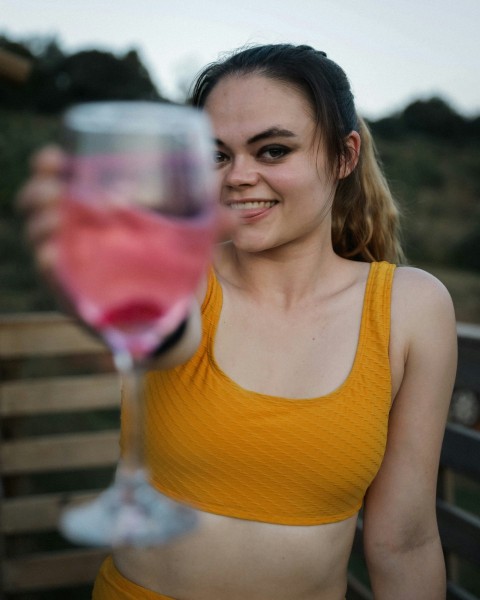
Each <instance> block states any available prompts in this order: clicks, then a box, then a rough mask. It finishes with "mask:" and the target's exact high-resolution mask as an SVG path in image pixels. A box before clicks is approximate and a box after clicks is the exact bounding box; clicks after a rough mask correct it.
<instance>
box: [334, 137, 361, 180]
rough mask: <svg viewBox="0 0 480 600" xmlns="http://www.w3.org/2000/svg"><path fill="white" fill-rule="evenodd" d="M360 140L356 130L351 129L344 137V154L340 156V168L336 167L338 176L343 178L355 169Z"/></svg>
mask: <svg viewBox="0 0 480 600" xmlns="http://www.w3.org/2000/svg"><path fill="white" fill-rule="evenodd" d="M361 145H362V140H361V139H360V135H359V133H358V132H357V131H351V132H350V133H349V134H348V135H347V137H346V138H345V150H346V152H345V154H344V155H343V156H342V157H341V158H340V168H339V169H338V178H339V179H344V178H345V177H348V176H349V175H350V173H351V172H352V171H353V170H354V169H355V167H356V166H357V163H358V157H359V156H360V146H361Z"/></svg>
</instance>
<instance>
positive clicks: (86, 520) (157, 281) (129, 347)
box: [55, 102, 216, 545]
mask: <svg viewBox="0 0 480 600" xmlns="http://www.w3.org/2000/svg"><path fill="white" fill-rule="evenodd" d="M63 123H64V133H65V144H64V145H65V149H66V152H67V157H68V158H67V168H66V170H65V184H66V185H65V190H66V191H65V196H64V198H63V200H62V202H61V205H60V228H59V232H58V236H57V240H56V243H57V249H58V260H57V265H56V271H55V289H56V291H57V292H58V293H59V294H60V295H61V296H64V297H65V298H66V299H67V301H68V304H69V305H70V306H73V308H74V310H75V313H76V315H77V316H78V318H79V319H80V320H81V321H83V322H84V323H85V324H86V325H87V326H88V327H89V328H90V329H92V330H94V331H95V332H97V333H98V335H100V336H101V337H102V338H103V339H104V341H105V342H106V344H107V345H108V347H109V348H110V350H111V351H112V353H113V356H114V362H115V365H116V367H117V369H118V370H119V372H120V373H121V376H122V380H123V386H124V394H123V400H122V403H123V404H124V405H123V406H122V410H123V411H124V419H123V421H124V436H123V437H124V445H123V454H122V457H121V460H120V462H119V466H118V468H117V473H116V477H115V479H114V482H113V484H112V485H111V486H110V487H109V488H108V489H107V490H106V491H105V492H103V493H102V494H101V495H100V496H99V497H98V498H97V499H95V500H94V501H93V502H92V503H90V504H87V505H84V506H79V507H75V508H72V509H69V510H67V511H66V512H65V513H64V515H63V516H62V519H61V529H62V531H63V532H64V533H65V535H66V536H67V537H69V538H70V539H72V540H73V541H77V542H79V543H86V544H94V545H123V544H133V545H146V544H154V543H163V542H165V541H167V540H168V539H170V538H171V537H172V536H174V535H178V534H179V533H182V532H184V531H187V530H188V529H189V528H191V527H192V525H193V522H194V520H195V519H194V516H195V513H194V511H193V510H191V509H189V508H188V507H185V506H183V505H181V504H179V503H177V502H174V501H172V500H170V499H168V498H166V497H165V496H163V495H161V494H160V493H159V492H157V491H156V490H155V489H154V488H152V487H151V486H150V484H149V483H148V474H147V470H146V467H145V464H144V463H145V460H144V457H143V414H142V406H143V403H142V399H141V395H142V386H141V381H142V375H143V371H144V369H145V367H146V363H147V361H148V358H149V356H150V355H151V354H152V352H153V351H154V350H155V349H156V348H158V347H159V346H160V345H161V343H162V341H163V340H164V339H165V338H166V337H167V336H168V335H169V334H170V333H172V332H173V331H175V329H177V328H178V327H179V326H180V325H181V323H182V322H183V321H184V320H185V319H186V318H187V317H188V313H189V310H190V307H191V305H192V302H193V298H194V293H195V290H196V288H197V286H198V284H199V282H200V280H201V278H202V276H204V275H205V273H206V269H207V266H208V264H209V261H210V258H211V251H212V248H213V243H214V232H215V223H216V202H215V196H214V192H213V190H214V187H213V161H212V152H211V140H212V135H211V132H210V129H209V125H208V122H207V120H206V117H205V116H204V115H203V114H202V113H200V112H199V111H197V110H196V109H193V108H187V107H181V106H174V105H167V104H160V103H153V102H100V103H91V104H85V105H78V106H75V107H73V108H71V109H70V110H69V111H67V113H66V115H65V117H64V121H63ZM125 415H126V418H125ZM159 435H161V432H159Z"/></svg>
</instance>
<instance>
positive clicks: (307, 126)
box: [205, 75, 336, 252]
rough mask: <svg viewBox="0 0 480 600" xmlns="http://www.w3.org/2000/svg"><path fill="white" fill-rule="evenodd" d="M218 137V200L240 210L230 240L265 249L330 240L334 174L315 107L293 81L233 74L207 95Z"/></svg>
mask: <svg viewBox="0 0 480 600" xmlns="http://www.w3.org/2000/svg"><path fill="white" fill-rule="evenodd" d="M205 110H206V112H207V113H208V115H209V117H210V119H211V122H212V125H213V131H214V135H215V138H216V153H215V158H216V165H217V172H218V184H219V188H220V201H221V203H222V204H223V205H225V206H227V207H228V208H229V209H231V210H233V211H235V212H236V214H237V215H238V216H239V219H238V220H239V226H238V227H237V228H236V231H235V232H234V234H233V237H232V241H233V243H234V244H235V246H236V247H237V248H238V249H241V250H245V251H247V252H260V251H264V250H268V249H271V248H276V247H279V246H282V245H284V244H292V243H299V242H303V241H305V240H308V239H311V240H315V242H314V243H318V242H319V240H320V239H321V238H319V237H318V236H321V235H322V233H323V235H324V236H328V238H325V239H328V240H329V239H330V227H331V221H330V210H331V203H332V199H333V194H334V191H335V185H336V182H335V180H334V178H332V177H330V176H329V174H328V170H327V166H326V160H325V153H324V152H323V149H322V147H321V146H319V142H318V134H317V130H316V125H315V121H314V118H313V111H312V107H311V106H310V104H309V102H308V101H307V99H306V98H305V97H304V95H303V94H302V93H301V92H300V91H299V90H298V89H297V88H296V87H294V86H292V85H289V84H285V83H283V82H279V81H276V80H273V79H269V78H267V77H264V76H261V75H243V76H228V77H226V78H224V79H222V80H220V82H219V83H218V84H217V85H216V86H215V87H214V88H213V90H212V92H211V93H210V95H209V96H208V98H207V102H206V104H205Z"/></svg>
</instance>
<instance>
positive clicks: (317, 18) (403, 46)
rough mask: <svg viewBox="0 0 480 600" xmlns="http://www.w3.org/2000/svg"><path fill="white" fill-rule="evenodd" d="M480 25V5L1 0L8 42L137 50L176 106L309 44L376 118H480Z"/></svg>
mask: <svg viewBox="0 0 480 600" xmlns="http://www.w3.org/2000/svg"><path fill="white" fill-rule="evenodd" d="M479 23H480V0H455V1H453V0H289V1H288V2H287V1H285V0H237V2H232V1H231V0H168V1H167V0H116V1H115V0H0V34H3V35H7V36H8V37H10V38H13V39H15V40H23V39H26V38H29V37H32V36H38V35H45V36H47V35H48V36H54V37H56V39H57V42H58V43H59V44H60V46H61V48H62V49H63V50H64V51H65V52H67V53H71V52H75V51H78V50H83V49H88V48H96V49H100V50H102V49H103V50H108V51H111V52H113V53H115V54H118V55H123V54H124V53H125V52H127V51H128V50H130V49H136V50H137V51H138V52H139V54H140V57H141V59H142V61H143V63H144V64H145V66H146V67H147V69H148V71H149V73H150V75H151V77H152V79H153V81H154V83H155V84H156V85H157V87H158V88H159V90H160V91H161V92H162V93H163V94H164V95H165V96H167V97H170V98H171V99H178V97H179V92H178V90H179V83H180V84H181V83H182V82H183V83H184V82H185V81H190V80H191V78H192V76H193V74H194V73H195V72H196V71H198V70H199V69H200V68H201V67H202V66H203V65H204V64H207V63H209V62H212V61H214V60H217V59H218V58H219V57H220V56H221V54H222V53H225V52H227V51H229V50H232V49H234V48H238V47H240V46H244V45H246V44H255V43H259V44H265V43H278V42H289V43H294V44H309V45H312V46H314V47H316V48H317V49H319V50H324V51H326V52H327V54H328V56H329V57H330V58H332V59H333V60H335V61H336V62H337V63H338V64H340V65H341V66H342V67H343V69H344V70H345V71H346V73H347V75H348V77H349V79H350V82H351V85H352V89H353V92H354V94H355V97H356V102H357V108H358V110H359V112H360V113H361V114H363V115H364V116H366V117H368V118H371V119H377V118H381V117H383V116H387V115H389V114H392V113H393V112H396V111H398V110H401V109H403V108H404V107H405V106H407V104H408V103H410V102H412V101H413V100H417V99H428V98H431V97H432V96H440V97H442V98H443V99H444V100H446V101H447V102H448V103H449V104H450V105H451V106H452V107H453V108H454V109H455V110H457V111H458V112H460V113H462V114H464V115H466V116H474V115H475V116H476V115H479V114H480V81H479V79H480V35H479V34H478V26H479Z"/></svg>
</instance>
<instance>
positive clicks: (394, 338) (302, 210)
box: [22, 45, 456, 600]
mask: <svg viewBox="0 0 480 600" xmlns="http://www.w3.org/2000/svg"><path fill="white" fill-rule="evenodd" d="M192 103H193V104H194V105H196V106H199V107H201V108H202V109H204V110H205V111H206V112H207V113H208V115H209V117H210V119H211V122H212V125H213V130H214V133H215V138H216V141H215V143H216V151H215V161H216V168H217V173H218V189H219V197H220V204H221V205H222V207H224V208H226V209H228V211H230V212H231V214H232V215H234V216H235V220H236V224H235V226H234V227H233V229H232V232H231V236H230V238H231V239H229V241H227V242H223V243H221V244H219V245H218V248H217V253H216V257H215V261H214V266H213V269H212V271H211V273H210V274H209V277H208V281H206V282H205V284H204V286H203V289H202V290H200V291H199V295H198V300H199V305H201V307H202V308H201V317H200V312H198V313H196V312H195V313H194V314H192V315H191V317H190V319H189V324H188V327H187V329H186V331H185V332H184V334H183V335H182V336H181V338H180V340H179V341H178V342H177V343H176V344H175V345H174V347H173V348H169V350H168V351H166V352H164V353H163V354H162V355H161V356H160V357H159V358H158V363H157V365H156V368H154V369H152V371H151V372H150V373H149V375H148V379H147V417H148V418H147V423H148V425H147V427H148V430H147V454H148V458H149V461H150V465H151V469H152V481H153V482H154V484H155V485H156V486H157V487H158V489H159V490H160V491H162V492H163V493H165V494H167V495H169V496H171V497H173V498H176V499H179V500H182V501H185V502H187V503H189V504H191V505H192V506H194V507H196V508H198V510H199V515H200V520H199V526H198V528H197V529H196V530H195V532H194V533H192V534H191V535H188V536H185V537H183V538H179V539H177V540H175V541H173V542H171V543H169V544H167V545H166V546H162V547H158V548H150V549H122V550H119V551H116V552H115V555H114V557H113V559H108V560H107V561H106V562H105V563H104V565H103V566H102V569H101V571H100V574H99V576H98V578H97V582H96V585H95V590H94V595H93V597H94V599H95V600H106V599H110V598H112V599H113V598H116V599H133V598H146V599H150V598H151V599H157V600H158V599H162V598H167V599H168V598H170V599H172V598H176V599H178V600H180V599H181V600H244V599H246V598H248V599H249V600H273V599H275V600H341V599H343V598H344V597H345V591H346V573H347V564H348V560H349V555H350V551H351V547H352V542H353V537H354V532H355V526H356V521H357V517H358V511H359V509H360V507H361V506H362V505H363V508H364V543H365V553H366V558H367V563H368V568H369V573H370V578H371V583H372V587H373V591H374V595H375V598H376V599H380V600H382V599H388V600H400V599H405V600H412V599H415V598H422V600H439V599H441V598H443V597H445V570H444V563H443V556H442V550H441V545H440V540H439V535H438V529H437V523H436V517H435V494H436V475H437V466H438V460H439V452H440V447H441V443H442V438H443V431H444V426H445V420H446V416H447V411H448V406H449V400H450V396H451V391H452V386H453V381H454V375H455V365H456V330H455V318H454V314H453V309H452V303H451V300H450V298H449V295H448V293H447V292H446V290H445V288H444V287H443V286H442V285H441V284H440V283H439V282H438V281H437V280H436V279H435V278H433V277H432V276H430V275H428V274H427V273H425V272H422V271H420V270H417V269H413V268H409V267H399V268H395V266H394V263H397V262H400V261H401V258H402V254H401V250H400V245H399V242H398V239H397V211H396V208H395V205H394V202H393V200H392V198H391V195H390V193H389V191H388V187H387V185H386V183H385V181H384V179H383V177H382V175H381V172H380V170H379V168H378V165H377V163H376V161H375V156H374V151H373V147H372V142H371V139H370V135H369V132H368V130H367V128H366V126H365V124H364V123H363V122H362V121H361V120H360V119H359V118H358V117H357V114H356V110H355V107H354V102H353V96H352V93H351V91H350V86H349V83H348V81H347V78H346V76H345V74H344V73H343V71H342V70H341V69H340V67H338V66H337V65H336V64H335V63H334V62H332V61H331V60H329V59H328V58H327V57H326V55H325V54H324V53H323V52H318V51H315V50H313V49H312V48H310V47H307V46H298V47H295V46H291V45H273V46H260V47H253V48H249V49H246V50H244V51H241V52H238V53H235V54H233V55H231V56H230V57H229V58H227V59H226V60H224V61H223V62H221V63H217V64H214V65H210V66H209V67H207V68H206V70H205V71H204V72H203V73H202V74H201V75H200V76H199V78H198V80H197V83H196V86H195V88H194V92H193V97H192ZM60 166H61V157H59V156H58V154H55V153H52V152H47V153H44V154H43V156H42V157H41V158H40V159H39V161H38V162H37V168H36V175H35V177H34V179H33V181H32V182H31V184H30V185H29V186H27V188H26V190H25V191H24V194H23V200H22V202H23V205H24V206H25V207H26V208H27V209H30V210H31V209H32V207H33V208H34V213H35V217H36V218H35V219H31V226H30V227H31V230H30V233H31V237H32V239H33V240H34V242H35V243H36V245H37V247H38V257H39V262H40V263H41V266H42V268H43V270H44V271H48V270H49V269H50V268H51V265H52V261H53V260H54V254H53V253H52V248H53V246H52V244H49V239H50V235H51V232H52V231H54V229H55V223H54V222H53V220H52V219H54V216H53V215H54V211H52V210H51V208H50V207H51V206H52V205H54V204H55V198H58V185H59V184H58V183H56V181H57V180H56V178H55V174H56V172H57V171H58V169H59V167H60ZM387 261H388V262H387ZM200 319H201V326H200ZM202 328H203V333H202V334H201V329H202ZM165 392H168V393H165ZM187 392H188V393H187ZM160 398H162V400H159V399H160ZM160 402H162V403H164V404H165V403H167V404H168V406H165V405H161V406H159V403H160ZM166 408H168V410H166ZM167 415H168V417H167ZM166 418H168V422H167V425H168V426H165V423H164V422H163V419H166ZM159 428H161V433H160V434H157V432H158V431H159ZM165 432H166V433H165ZM175 432H178V435H176V434H175ZM160 438H161V439H160ZM160 465H161V466H160Z"/></svg>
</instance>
